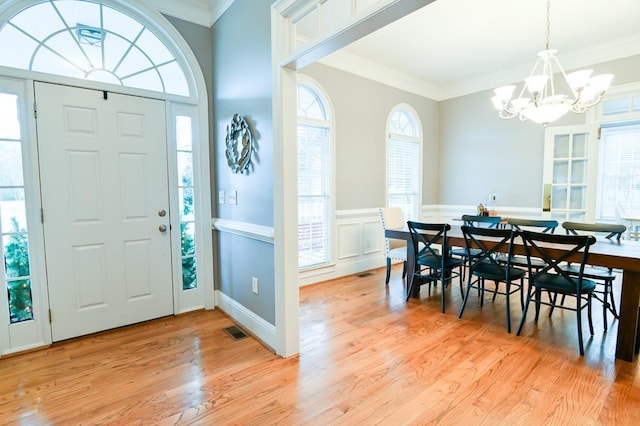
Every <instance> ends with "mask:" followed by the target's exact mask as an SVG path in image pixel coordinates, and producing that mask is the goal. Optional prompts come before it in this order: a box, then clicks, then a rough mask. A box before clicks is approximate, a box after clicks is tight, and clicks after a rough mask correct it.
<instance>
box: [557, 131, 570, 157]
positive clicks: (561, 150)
mask: <svg viewBox="0 0 640 426" xmlns="http://www.w3.org/2000/svg"><path fill="white" fill-rule="evenodd" d="M569 141H570V139H569V135H557V136H556V137H555V141H554V142H555V143H554V144H553V158H567V157H569Z"/></svg>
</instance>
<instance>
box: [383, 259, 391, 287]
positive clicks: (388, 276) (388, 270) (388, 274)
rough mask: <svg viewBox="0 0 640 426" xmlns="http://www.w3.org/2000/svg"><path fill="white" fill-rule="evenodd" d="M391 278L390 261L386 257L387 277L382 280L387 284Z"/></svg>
mask: <svg viewBox="0 0 640 426" xmlns="http://www.w3.org/2000/svg"><path fill="white" fill-rule="evenodd" d="M390 277H391V259H389V258H388V257H387V277H386V278H385V280H384V283H385V284H387V285H388V284H389V278H390Z"/></svg>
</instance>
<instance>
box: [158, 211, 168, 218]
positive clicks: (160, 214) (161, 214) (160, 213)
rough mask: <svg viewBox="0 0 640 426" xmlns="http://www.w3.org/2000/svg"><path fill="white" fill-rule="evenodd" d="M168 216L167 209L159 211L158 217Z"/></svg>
mask: <svg viewBox="0 0 640 426" xmlns="http://www.w3.org/2000/svg"><path fill="white" fill-rule="evenodd" d="M166 215H167V211H166V210H165V209H160V210H158V216H160V217H165V216H166Z"/></svg>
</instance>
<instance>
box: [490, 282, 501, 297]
mask: <svg viewBox="0 0 640 426" xmlns="http://www.w3.org/2000/svg"><path fill="white" fill-rule="evenodd" d="M494 284H495V285H496V287H495V288H494V289H493V297H492V298H491V301H492V302H495V301H496V296H497V295H498V286H499V285H500V283H499V282H498V281H494Z"/></svg>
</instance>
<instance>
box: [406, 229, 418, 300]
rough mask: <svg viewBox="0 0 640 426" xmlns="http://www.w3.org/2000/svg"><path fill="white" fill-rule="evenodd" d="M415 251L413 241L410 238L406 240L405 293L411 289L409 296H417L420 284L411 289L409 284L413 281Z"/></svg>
mask: <svg viewBox="0 0 640 426" xmlns="http://www.w3.org/2000/svg"><path fill="white" fill-rule="evenodd" d="M415 266H416V262H415V253H414V252H413V241H412V240H411V238H409V240H408V241H407V284H406V285H407V288H406V289H405V295H408V294H409V291H411V297H419V294H420V286H418V288H417V289H416V288H414V289H413V291H412V290H411V284H412V283H413V274H414V272H415Z"/></svg>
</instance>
